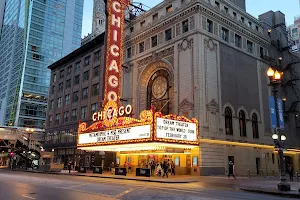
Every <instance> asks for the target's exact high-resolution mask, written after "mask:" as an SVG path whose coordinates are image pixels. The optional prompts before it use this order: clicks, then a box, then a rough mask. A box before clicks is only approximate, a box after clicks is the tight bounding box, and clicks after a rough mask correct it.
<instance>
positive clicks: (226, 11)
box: [224, 6, 228, 14]
mask: <svg viewBox="0 0 300 200" xmlns="http://www.w3.org/2000/svg"><path fill="white" fill-rule="evenodd" d="M224 10H225V13H226V14H228V8H227V7H226V6H224Z"/></svg>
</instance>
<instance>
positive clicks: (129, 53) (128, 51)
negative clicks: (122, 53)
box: [127, 47, 131, 58]
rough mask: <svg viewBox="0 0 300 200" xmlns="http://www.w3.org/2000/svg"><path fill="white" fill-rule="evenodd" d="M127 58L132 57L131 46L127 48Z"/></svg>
mask: <svg viewBox="0 0 300 200" xmlns="http://www.w3.org/2000/svg"><path fill="white" fill-rule="evenodd" d="M127 58H131V47H129V48H127Z"/></svg>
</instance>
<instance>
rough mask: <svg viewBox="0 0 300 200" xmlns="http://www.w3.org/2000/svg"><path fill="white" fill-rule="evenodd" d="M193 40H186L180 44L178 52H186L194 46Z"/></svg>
mask: <svg viewBox="0 0 300 200" xmlns="http://www.w3.org/2000/svg"><path fill="white" fill-rule="evenodd" d="M193 42H194V41H193V38H191V39H188V38H184V39H183V40H182V42H181V43H180V44H178V51H185V50H187V49H190V48H191V47H192V46H193Z"/></svg>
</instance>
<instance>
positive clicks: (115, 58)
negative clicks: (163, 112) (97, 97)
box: [103, 0, 129, 105]
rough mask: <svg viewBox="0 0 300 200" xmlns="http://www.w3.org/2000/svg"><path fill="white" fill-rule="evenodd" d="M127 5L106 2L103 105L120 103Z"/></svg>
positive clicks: (126, 1)
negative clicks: (111, 102) (110, 102)
mask: <svg viewBox="0 0 300 200" xmlns="http://www.w3.org/2000/svg"><path fill="white" fill-rule="evenodd" d="M128 5H129V0H107V11H108V24H107V44H106V45H107V46H106V74H105V93H104V101H103V105H105V104H106V103H107V102H108V101H114V102H117V104H119V102H120V93H121V85H120V84H121V75H122V74H121V72H122V52H123V50H122V40H123V26H124V9H125V6H128Z"/></svg>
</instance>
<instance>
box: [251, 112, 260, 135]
mask: <svg viewBox="0 0 300 200" xmlns="http://www.w3.org/2000/svg"><path fill="white" fill-rule="evenodd" d="M252 131H253V138H259V133H258V120H257V115H256V114H253V115H252Z"/></svg>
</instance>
